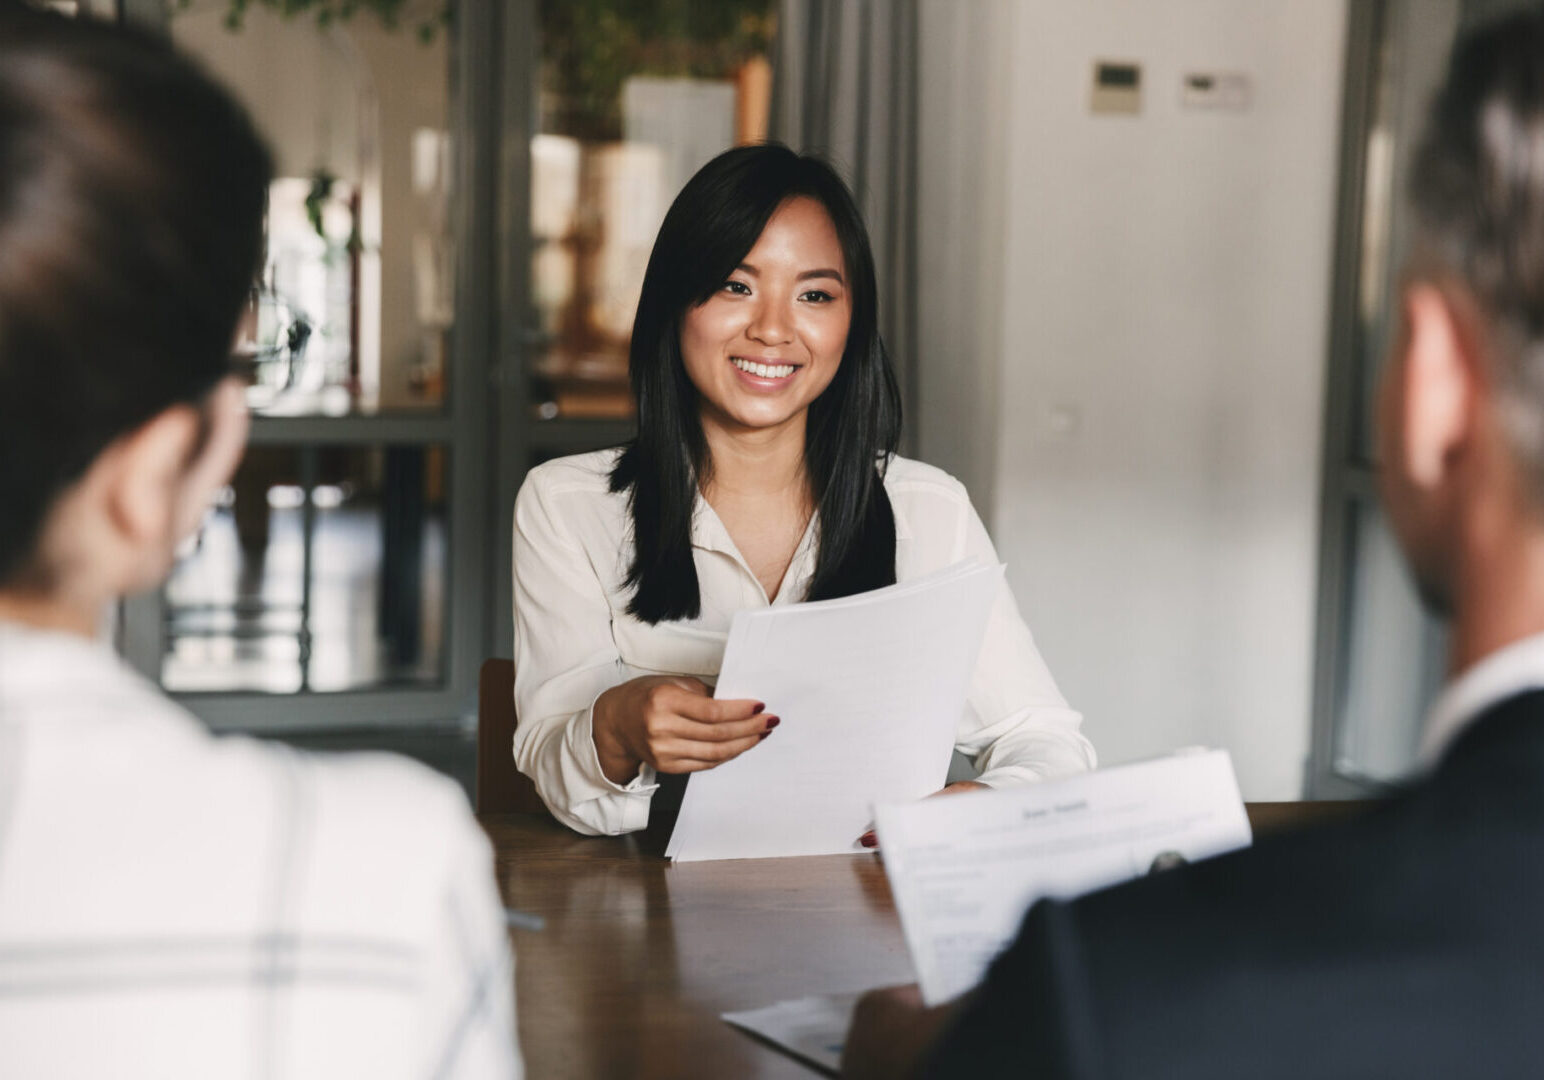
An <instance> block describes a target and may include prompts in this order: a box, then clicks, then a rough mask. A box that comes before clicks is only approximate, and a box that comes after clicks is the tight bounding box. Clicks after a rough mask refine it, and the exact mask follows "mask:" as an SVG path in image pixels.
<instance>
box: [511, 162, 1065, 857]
mask: <svg viewBox="0 0 1544 1080" xmlns="http://www.w3.org/2000/svg"><path fill="white" fill-rule="evenodd" d="M629 362H630V369H631V379H632V386H633V392H634V394H635V395H636V397H637V401H638V437H637V438H636V439H635V440H634V441H633V442H632V443H630V444H628V445H627V446H626V447H624V448H622V449H620V450H608V451H602V452H599V453H595V454H585V455H579V456H576V457H570V458H562V459H559V460H556V461H552V462H548V463H547V464H545V465H543V466H541V467H539V468H537V469H534V470H532V472H531V473H530V475H529V476H528V478H527V479H526V482H525V485H524V487H523V488H522V489H521V492H520V495H519V498H518V499H517V500H516V503H515V550H514V590H515V595H514V607H515V671H516V684H515V700H516V706H517V709H518V711H519V714H520V724H519V727H518V728H517V731H516V735H515V746H514V752H515V760H516V763H517V764H518V765H519V767H520V769H521V770H522V771H523V772H525V773H526V774H527V775H529V776H531V777H532V778H533V779H534V780H535V781H536V785H537V788H538V790H539V791H540V792H541V794H542V797H543V798H544V799H545V800H546V802H547V805H548V806H549V807H550V808H551V809H552V811H553V813H554V814H556V815H557V817H558V818H559V819H560V820H562V821H564V822H565V823H567V824H568V825H570V826H572V827H574V828H576V829H579V830H581V831H583V832H590V833H619V832H627V831H631V830H635V829H640V828H642V827H643V826H644V825H646V824H648V823H649V817H650V808H651V802H652V801H653V800H652V797H653V795H654V793H655V791H656V790H657V789H658V788H659V786H660V785H659V783H658V781H659V778H660V774H664V775H665V776H670V775H682V774H687V773H691V772H696V771H700V770H703V769H710V768H713V767H714V766H715V765H718V764H721V763H722V762H724V761H728V760H730V759H731V758H734V757H737V756H739V755H740V754H742V753H745V752H747V751H750V750H752V749H753V748H754V747H755V746H756V745H757V744H758V743H759V742H760V741H761V740H762V739H765V738H767V737H768V736H769V735H770V734H771V732H772V730H773V729H774V728H775V727H776V726H777V725H778V723H779V718H778V717H777V716H776V715H773V714H774V713H775V712H776V707H777V703H776V702H775V701H769V702H760V701H749V700H745V701H717V700H714V699H713V697H712V691H711V689H710V688H709V687H710V684H711V683H713V682H714V681H715V680H716V678H717V673H718V668H719V664H720V662H721V661H722V658H723V651H724V644H725V640H726V638H727V633H728V630H729V625H730V622H731V621H732V619H733V616H734V613H735V612H736V611H739V610H744V609H749V608H756V607H765V606H767V605H769V604H779V605H781V604H791V603H797V602H799V601H803V600H823V599H830V598H834V597H841V596H850V595H853V594H855V593H860V592H865V591H867V590H870V589H874V588H879V587H881V586H884V585H889V584H892V583H894V582H896V581H898V580H907V579H909V578H913V577H918V576H921V575H924V574H927V573H930V572H932V571H935V570H938V569H941V568H943V567H945V566H948V565H950V564H952V563H954V562H957V561H959V560H960V559H963V558H969V557H972V556H974V557H976V558H979V559H981V560H983V561H988V562H993V563H995V562H996V561H997V556H996V553H995V551H994V550H993V547H992V542H991V540H990V539H989V538H988V537H987V535H986V531H985V529H984V528H983V527H982V525H981V522H980V519H979V518H978V517H977V516H976V513H975V511H974V509H972V507H971V504H970V499H969V497H968V496H967V495H966V493H965V490H964V488H963V487H961V485H960V484H959V483H958V482H957V481H955V480H954V479H953V478H952V477H949V476H947V475H946V474H944V473H942V472H940V471H938V470H937V469H933V468H930V467H928V466H926V465H923V464H921V463H920V462H915V461H908V460H906V459H904V458H900V457H897V456H896V454H895V448H896V445H897V441H898V439H899V435H900V419H901V417H900V397H899V394H898V392H897V390H896V385H895V376H894V372H893V371H892V369H891V366H890V360H889V357H888V356H887V354H886V352H885V348H884V344H883V342H882V341H881V340H880V338H879V333H878V329H877V312H876V288H875V274H874V261H873V256H872V253H871V249H870V246H869V241H868V236H867V233H866V231H865V230H864V227H863V222H862V219H861V217H860V216H859V214H858V211H857V208H856V206H855V205H854V203H853V200H852V196H851V194H850V193H849V192H848V191H847V188H846V187H845V185H844V184H843V183H842V181H841V179H840V178H839V177H838V176H837V175H836V173H835V172H834V171H832V169H831V167H830V166H829V165H827V164H825V163H824V162H822V161H820V160H818V159H815V158H811V157H804V156H800V155H797V154H795V153H794V152H793V151H791V150H789V149H787V148H786V147H783V146H777V145H764V146H750V147H741V148H739V149H735V150H731V151H729V152H727V153H725V154H722V155H720V156H719V157H717V158H715V159H714V160H712V161H710V162H709V163H708V164H707V165H705V166H704V167H703V168H702V169H701V170H700V171H699V172H698V173H697V175H696V176H694V177H693V178H692V179H691V180H690V181H689V182H688V183H687V185H686V186H685V188H683V189H682V191H681V193H680V195H679V196H678V197H677V198H676V200H675V203H674V204H673V205H672V206H671V208H670V211H669V213H668V214H667V215H666V217H665V221H664V224H663V225H662V226H661V228H660V233H659V237H658V239H657V240H656V241H655V245H654V250H653V254H652V255H651V257H650V259H649V267H648V271H647V274H646V275H645V278H644V283H643V291H642V296H641V298H640V302H639V306H638V315H637V320H636V323H635V325H634V328H633V337H632V348H631V354H630V358H629ZM991 620H992V621H991V623H990V625H989V627H988V630H987V641H986V644H985V645H984V646H983V650H982V654H981V660H980V661H979V663H978V667H977V671H976V674H975V678H974V681H973V684H972V688H971V693H970V701H969V705H968V707H967V708H966V710H965V714H964V715H963V716H962V717H961V720H960V727H959V733H958V735H957V738H956V747H957V748H958V749H959V750H961V751H963V752H965V753H967V754H968V755H970V756H971V757H972V758H974V760H975V764H976V767H977V768H978V769H979V770H980V771H981V774H982V775H981V781H982V783H983V784H986V785H1001V784H1011V783H1016V782H1023V781H1029V780H1034V779H1039V778H1042V777H1046V776H1053V775H1058V774H1062V773H1068V772H1077V771H1081V770H1084V769H1087V768H1090V767H1091V766H1092V765H1093V763H1094V754H1093V749H1092V747H1090V746H1089V744H1088V741H1087V740H1086V739H1084V738H1083V736H1082V735H1081V733H1080V732H1079V730H1078V728H1079V725H1080V722H1081V721H1080V717H1079V716H1078V714H1077V713H1076V712H1074V711H1073V710H1072V709H1070V708H1068V707H1067V704H1066V702H1065V701H1064V700H1063V699H1062V697H1061V694H1060V693H1059V691H1058V690H1057V689H1056V684H1055V682H1054V681H1053V680H1052V679H1051V676H1050V673H1049V672H1048V671H1047V670H1046V668H1045V664H1044V662H1043V661H1042V660H1041V659H1040V656H1039V653H1038V652H1037V651H1036V649H1035V645H1034V642H1033V640H1032V638H1031V637H1030V633H1029V629H1028V627H1027V626H1025V624H1024V621H1023V620H1022V619H1021V618H1020V617H1019V614H1018V611H1017V608H1016V607H1015V605H1014V602H1013V597H1012V596H1011V595H1010V594H1009V593H1008V591H1007V588H1006V586H1004V587H1003V590H1002V592H1001V594H1000V595H999V597H998V599H997V602H996V604H995V606H994V608H993V612H992V616H991ZM881 749H882V748H876V752H877V751H879V750H881ZM851 766H852V768H854V769H861V768H862V767H863V765H862V763H861V762H852V763H851ZM855 839H856V838H855Z"/></svg>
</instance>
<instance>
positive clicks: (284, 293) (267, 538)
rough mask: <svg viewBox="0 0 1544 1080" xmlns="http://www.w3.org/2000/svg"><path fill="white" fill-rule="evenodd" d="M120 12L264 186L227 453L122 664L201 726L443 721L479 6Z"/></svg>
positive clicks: (466, 683) (491, 278) (483, 494)
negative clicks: (163, 51) (222, 486)
mask: <svg viewBox="0 0 1544 1080" xmlns="http://www.w3.org/2000/svg"><path fill="white" fill-rule="evenodd" d="M136 6H137V8H138V10H137V11H130V12H128V14H129V15H130V17H133V16H135V15H138V16H139V17H141V18H146V17H148V18H150V19H152V20H156V21H158V23H159V25H160V26H162V27H163V28H164V30H165V32H166V33H168V34H169V35H170V37H171V38H172V39H173V40H174V41H175V42H176V43H177V44H178V45H179V46H180V47H181V48H182V49H184V50H185V51H187V52H188V53H190V54H192V55H193V56H195V57H196V58H197V59H198V60H199V61H200V62H201V63H202V64H203V65H204V66H205V67H206V69H208V70H209V71H210V72H211V73H212V74H214V75H215V76H216V77H217V78H219V79H220V80H221V81H222V82H223V83H225V85H226V86H227V87H229V88H230V89H231V90H232V91H233V92H234V93H235V94H236V96H237V97H238V98H239V99H240V100H241V101H242V102H243V103H244V104H245V106H246V107H247V109H248V110H249V112H250V113H251V115H252V117H253V119H254V121H255V123H256V125H257V126H258V128H259V129H260V130H261V132H262V133H263V135H264V136H265V138H266V139H267V141H268V143H269V145H270V147H271V148H272V150H273V154H274V159H275V166H276V177H275V180H274V182H273V184H272V187H271V188H270V190H269V207H268V218H267V256H266V263H265V265H264V268H263V272H262V275H261V280H260V282H259V284H258V286H257V288H255V289H254V292H253V296H252V300H251V303H250V305H249V309H248V311H247V314H246V317H245V319H244V321H243V324H242V326H241V328H240V331H239V333H238V341H237V346H236V349H237V355H238V359H239V360H241V361H243V362H244V364H245V366H246V368H247V370H248V371H249V373H250V376H251V385H250V387H249V390H248V403H249V405H250V407H251V409H252V412H253V426H252V436H251V445H250V447H249V450H248V454H247V456H246V459H245V460H244V461H243V463H242V466H241V468H240V470H239V472H238V473H237V475H236V477H235V478H234V480H233V481H232V483H231V484H230V486H229V487H228V488H227V489H226V491H225V492H224V494H223V497H222V499H221V500H220V502H219V505H218V506H217V507H216V508H215V509H214V510H213V512H212V513H211V514H210V515H209V517H208V519H207V521H206V523H205V526H204V528H203V530H202V531H201V533H200V535H199V536H198V537H197V539H196V542H194V543H193V544H192V545H190V547H189V549H188V550H187V551H186V552H185V553H184V554H183V556H182V558H181V559H180V561H179V562H178V564H177V566H176V569H175V571H174V572H173V574H172V577H171V579H170V581H169V582H168V583H167V585H166V586H165V588H164V589H162V590H160V591H159V592H158V593H157V594H156V595H153V596H147V597H140V598H136V599H135V600H133V601H131V602H129V604H127V605H126V610H125V618H124V621H123V642H122V643H123V647H124V650H125V652H126V654H127V655H128V656H129V657H130V658H131V659H132V661H133V662H134V663H135V664H136V666H138V667H140V668H141V670H143V671H144V672H145V673H146V674H148V675H149V676H151V677H152V678H154V679H156V680H157V681H158V682H159V683H160V684H161V685H162V686H163V687H164V688H165V689H166V690H167V691H168V692H171V693H173V694H175V695H176V696H177V697H178V698H179V700H181V701H182V702H183V703H184V704H186V705H187V706H188V707H190V708H191V709H192V710H193V711H194V712H196V713H198V714H199V715H200V716H202V717H203V718H204V719H205V720H206V721H208V722H209V723H210V724H211V726H213V727H215V728H226V729H228V728H240V729H244V730H258V731H265V732H275V733H282V732H286V731H301V730H306V729H318V728H337V727H346V726H351V725H398V724H424V723H431V724H432V723H446V722H452V721H454V720H456V719H457V718H459V717H462V716H464V715H467V714H469V713H470V711H471V710H472V708H473V694H474V684H475V674H476V669H477V664H478V663H479V661H480V660H481V658H482V657H483V655H484V654H485V653H486V651H487V642H486V628H487V623H488V620H487V601H486V596H487V590H486V585H487V575H488V573H489V566H488V559H487V553H488V551H489V543H488V530H489V527H490V526H489V514H488V505H487V504H488V492H489V486H490V484H491V478H492V469H491V468H490V466H489V463H488V461H487V456H488V455H487V445H488V440H489V437H490V427H491V408H490V405H489V397H488V394H487V390H486V388H487V380H488V377H489V368H490V364H489V361H490V358H491V356H492V349H493V342H494V340H495V326H496V322H495V317H494V300H495V297H496V295H497V291H496V290H497V288H498V286H497V282H496V280H495V273H496V269H497V267H496V251H497V240H496V237H495V235H494V228H495V223H496V222H497V220H498V207H497V203H496V196H497V192H496V189H495V176H496V166H497V138H498V125H497V107H498V101H497V90H496V88H497V81H496V67H497V62H498V60H499V57H498V56H497V55H496V52H495V42H496V41H497V36H496V33H495V31H496V29H497V26H498V14H499V13H498V5H497V3H496V2H495V0H423V2H410V3H406V4H402V3H390V4H387V3H358V4H352V3H350V4H338V3H334V2H330V0H313V2H310V3H305V2H296V3H289V2H286V3H282V4H278V3H266V2H255V3H251V2H242V0H167V2H166V3H164V4H163V5H157V4H156V3H154V0H151V2H149V3H146V2H140V3H138V4H137V5H136Z"/></svg>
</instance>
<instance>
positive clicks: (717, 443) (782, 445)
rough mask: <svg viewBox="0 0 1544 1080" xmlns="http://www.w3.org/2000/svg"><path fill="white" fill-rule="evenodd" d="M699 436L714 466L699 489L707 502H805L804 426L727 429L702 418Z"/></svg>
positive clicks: (806, 487) (791, 424) (793, 424)
mask: <svg viewBox="0 0 1544 1080" xmlns="http://www.w3.org/2000/svg"><path fill="white" fill-rule="evenodd" d="M799 419H800V420H801V421H802V419H803V417H802V416H801V417H799ZM702 434H703V438H704V440H705V441H706V442H707V446H708V456H709V458H710V460H711V461H712V463H713V464H712V468H711V469H709V470H708V475H707V477H706V483H705V484H704V485H703V495H704V497H706V498H707V500H708V502H710V503H714V504H715V505H717V502H716V500H719V499H746V498H750V499H766V498H775V497H779V496H781V497H783V498H788V497H789V496H791V495H795V494H796V495H797V496H798V498H799V500H800V501H801V502H802V501H805V500H806V499H807V491H808V483H807V481H806V479H805V475H804V424H803V423H797V424H795V423H789V424H783V425H780V426H778V427H776V428H766V429H754V430H752V429H731V428H728V427H726V426H725V425H723V424H719V423H715V422H714V421H713V420H712V419H710V418H708V417H704V418H703V422H702Z"/></svg>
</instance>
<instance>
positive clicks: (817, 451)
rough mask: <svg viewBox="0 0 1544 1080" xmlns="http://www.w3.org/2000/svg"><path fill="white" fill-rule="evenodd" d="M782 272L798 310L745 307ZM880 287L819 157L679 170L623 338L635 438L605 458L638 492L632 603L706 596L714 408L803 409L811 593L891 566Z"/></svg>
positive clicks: (664, 611) (759, 156) (734, 417)
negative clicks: (695, 515) (698, 511)
mask: <svg viewBox="0 0 1544 1080" xmlns="http://www.w3.org/2000/svg"><path fill="white" fill-rule="evenodd" d="M805 264H808V265H805ZM778 275H782V276H787V277H788V278H789V280H788V281H787V282H783V281H781V280H778V281H777V282H776V287H777V288H778V289H779V290H781V291H782V292H786V293H788V294H789V295H790V296H795V297H797V300H798V305H797V306H796V307H794V308H793V309H792V310H793V314H791V315H786V313H784V312H779V313H778V314H777V316H776V318H775V319H772V320H771V321H769V319H768V316H766V313H765V311H760V312H758V313H757V315H755V316H749V315H744V314H743V313H742V311H741V310H738V309H737V308H736V306H735V298H736V297H738V296H749V295H751V294H752V293H753V292H754V291H755V290H756V289H757V288H759V287H761V286H763V285H770V284H771V283H772V281H773V279H774V278H775V277H777V276H778ZM785 286H787V287H786V288H785ZM877 294H878V287H877V284H876V281H875V272H874V256H873V252H872V249H871V247H870V244H869V239H868V233H867V230H866V229H865V228H864V225H863V219H862V216H861V214H860V213H859V211H858V208H857V205H856V203H855V202H854V201H853V198H852V194H851V193H850V192H849V191H848V190H847V187H846V185H845V184H844V183H843V182H842V180H841V178H840V177H839V176H838V175H837V174H836V172H835V170H833V169H832V168H831V166H830V165H828V164H826V163H825V162H824V161H821V160H820V159H818V158H815V157H810V156H807V155H800V154H796V153H794V152H793V151H792V150H790V149H789V148H787V147H786V146H781V145H778V144H765V145H758V146H744V147H738V148H736V149H733V150H729V151H726V152H725V153H723V154H720V155H719V156H718V157H716V158H714V159H713V160H712V161H710V162H708V163H707V164H706V165H704V166H703V167H702V168H701V169H700V170H699V171H698V172H697V173H696V175H694V176H693V177H692V178H691V180H690V181H688V182H687V184H686V186H685V187H684V188H682V190H681V193H680V194H679V195H678V196H677V197H676V200H675V202H674V203H673V204H672V205H671V207H670V210H669V211H668V213H666V215H665V220H664V223H663V225H662V226H661V227H660V231H659V236H658V238H657V239H656V240H655V243H654V250H653V252H652V254H651V255H650V258H649V265H648V270H647V272H646V273H645V275H644V281H643V289H642V293H641V296H640V299H639V304H638V314H637V317H636V320H635V321H634V324H633V337H632V351H631V355H630V365H631V377H632V385H633V392H634V394H635V395H636V397H637V401H638V438H637V439H636V440H635V441H634V442H633V443H632V444H631V445H630V446H629V447H628V448H627V450H626V451H625V452H624V454H623V455H622V457H621V458H620V460H619V462H618V464H617V468H616V471H615V473H614V474H613V476H612V487H613V489H614V490H618V491H627V492H629V494H630V499H631V506H632V516H633V525H634V530H633V534H634V544H635V550H634V556H633V563H632V567H631V573H630V577H629V584H630V585H631V586H632V587H633V588H634V595H633V599H632V601H631V606H630V609H629V610H630V611H631V612H632V613H633V614H634V615H635V616H637V617H639V618H641V619H644V620H646V621H648V622H659V621H661V620H665V619H679V618H690V617H693V616H695V615H697V614H698V611H699V607H700V597H699V592H698V588H697V577H696V569H695V566H694V564H693V561H692V554H691V544H690V529H691V519H692V512H693V503H694V499H695V496H696V493H697V490H698V487H699V485H700V484H702V483H704V482H706V481H707V480H708V479H709V478H710V476H711V472H712V458H711V453H710V450H709V446H708V441H707V439H706V437H705V435H704V427H703V425H704V422H705V421H706V422H709V423H715V424H722V425H729V426H741V427H747V428H749V427H756V426H772V425H776V424H778V423H780V422H782V421H784V420H786V419H787V417H784V416H783V415H782V414H783V413H793V414H795V418H796V419H797V420H798V421H799V423H801V424H802V425H804V433H805V434H804V438H805V444H804V460H805V472H806V476H807V480H808V483H809V485H810V488H811V493H812V496H813V499H814V502H815V505H816V507H817V509H818V512H819V515H820V532H819V542H820V550H819V552H818V555H817V558H816V569H815V574H814V577H813V579H812V581H811V584H810V594H809V597H808V598H809V599H825V598H829V597H834V596H846V595H850V594H852V593H857V592H863V591H865V590H867V589H872V588H876V587H879V586H881V585H886V584H890V583H892V582H893V581H894V580H895V550H894V549H895V522H894V516H893V514H892V513H891V510H890V505H889V500H888V498H887V497H886V495H885V493H884V488H883V484H882V482H881V476H882V470H883V467H884V462H885V460H886V459H887V457H888V455H890V454H893V453H894V451H895V448H896V445H897V442H898V440H899V436H900V420H901V415H900V394H899V391H898V389H897V386H896V381H895V374H894V371H893V369H892V367H891V364H890V360H889V357H888V355H887V354H886V352H885V348H884V344H883V343H882V342H881V340H880V336H879V326H878V299H877ZM757 320H759V321H757ZM783 321H786V322H787V323H788V324H789V325H771V322H779V323H781V322H783ZM763 323H765V325H763ZM795 323H797V325H794V324H795ZM785 338H786V339H787V341H788V342H789V343H790V344H789V346H788V347H784V345H783V344H782V342H783V341H784V339H785ZM742 354H743V355H742ZM787 368H793V369H794V370H793V371H792V372H791V373H789V374H785V369H787ZM785 377H786V378H790V379H791V380H792V382H791V384H790V388H789V391H790V392H788V393H778V394H776V395H767V394H761V393H755V392H749V393H740V392H737V389H736V387H737V381H738V380H740V379H742V378H744V379H746V380H755V379H757V378H761V379H770V380H774V381H775V380H777V379H780V378H785Z"/></svg>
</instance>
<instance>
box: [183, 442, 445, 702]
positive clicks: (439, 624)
mask: <svg viewBox="0 0 1544 1080" xmlns="http://www.w3.org/2000/svg"><path fill="white" fill-rule="evenodd" d="M445 459H446V455H445V452H444V450H443V449H442V448H440V447H418V446H388V447H368V448H365V447H336V446H334V447H299V448H295V447H254V448H253V449H252V450H251V451H250V452H249V453H248V456H247V458H246V460H245V461H244V462H243V464H242V467H241V470H240V471H239V472H238V473H237V475H236V477H235V479H234V481H233V482H232V484H231V486H230V488H229V489H227V491H226V492H225V494H224V497H223V498H222V499H221V501H220V505H219V506H218V507H217V508H216V509H215V510H214V511H213V512H212V513H211V514H210V516H209V520H208V521H207V522H206V524H205V527H204V529H203V530H202V532H201V533H200V535H199V537H198V540H197V542H196V544H195V545H194V547H193V549H192V550H191V551H190V552H189V553H187V554H186V555H185V556H184V558H183V559H182V560H181V561H180V562H179V563H178V565H177V567H176V569H175V571H174V572H173V574H172V577H171V580H170V581H169V582H168V583H167V586H166V592H165V596H166V626H165V633H166V653H165V658H164V661H163V664H162V671H161V678H162V684H163V685H164V686H165V687H166V688H167V689H168V690H171V691H261V692H268V693H295V692H297V691H301V690H317V691H329V690H354V689H362V688H368V687H375V686H384V685H391V686H401V685H432V684H437V683H439V682H441V681H442V679H443V639H444V616H445V608H444V604H445V577H446V546H445V545H446V515H445V501H444V493H445V479H446V460H445Z"/></svg>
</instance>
